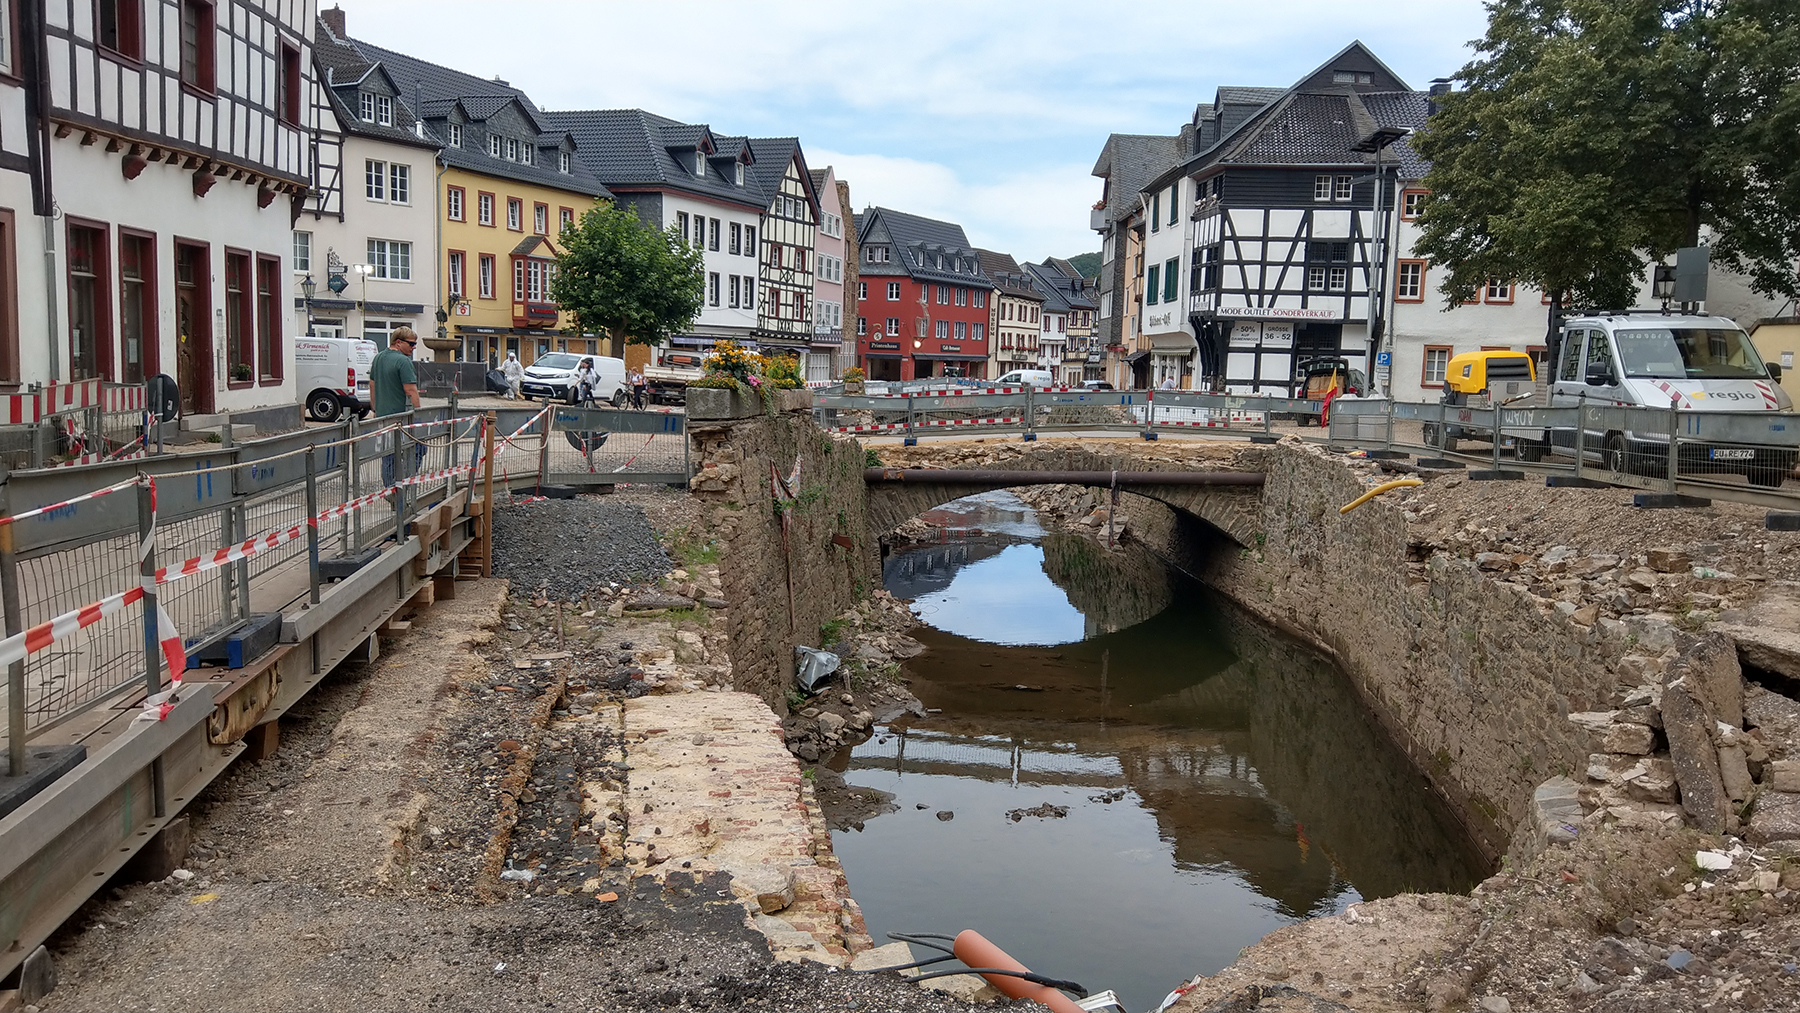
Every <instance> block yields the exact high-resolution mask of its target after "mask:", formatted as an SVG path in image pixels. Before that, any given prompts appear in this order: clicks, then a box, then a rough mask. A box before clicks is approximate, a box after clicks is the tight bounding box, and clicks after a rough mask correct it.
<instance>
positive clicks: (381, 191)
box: [363, 158, 387, 204]
mask: <svg viewBox="0 0 1800 1013" xmlns="http://www.w3.org/2000/svg"><path fill="white" fill-rule="evenodd" d="M363 199H364V200H372V201H381V202H382V203H384V204H385V203H386V202H387V163H386V162H378V161H376V160H375V159H373V158H365V159H363Z"/></svg>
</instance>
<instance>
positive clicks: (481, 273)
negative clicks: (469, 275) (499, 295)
mask: <svg viewBox="0 0 1800 1013" xmlns="http://www.w3.org/2000/svg"><path fill="white" fill-rule="evenodd" d="M499 270H500V268H499V262H498V260H496V259H495V257H494V255H493V254H491V253H484V254H480V255H478V258H477V267H476V293H477V294H478V295H480V297H481V298H483V299H492V298H493V297H494V274H495V273H496V272H497V271H499Z"/></svg>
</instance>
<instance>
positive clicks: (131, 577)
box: [18, 536, 144, 731]
mask: <svg viewBox="0 0 1800 1013" xmlns="http://www.w3.org/2000/svg"><path fill="white" fill-rule="evenodd" d="M137 545H138V541H137V538H136V537H135V536H131V537H117V538H109V539H105V540H102V541H97V542H93V543H90V544H87V545H82V546H78V547H74V548H69V549H64V550H61V551H57V552H52V553H46V554H43V555H39V556H37V557H35V558H21V559H20V560H19V563H18V572H19V598H20V602H19V605H20V612H21V617H20V618H21V621H22V623H23V625H24V627H25V628H26V629H29V628H31V627H32V626H35V625H37V624H39V623H42V622H47V621H49V620H51V619H53V618H55V617H56V616H59V615H62V614H64V613H67V612H73V611H75V610H76V609H79V608H82V607H83V606H86V605H91V604H93V603H95V602H98V601H100V600H101V599H103V598H106V597H108V596H110V595H115V594H119V593H121V592H124V591H127V590H129V589H131V588H133V587H136V586H137V585H138V583H139V576H138V572H137V571H138V556H137ZM143 629H144V628H143V619H142V610H141V609H139V608H138V607H136V606H132V607H129V608H125V609H121V610H120V611H118V612H115V613H114V614H112V615H110V616H106V617H104V618H102V619H100V620H99V621H97V622H95V623H93V624H92V625H90V626H87V627H84V628H83V629H81V630H78V631H77V632H75V633H74V634H72V635H70V636H67V637H64V638H63V639H61V640H58V641H57V642H55V643H54V644H51V645H50V646H49V647H47V648H45V649H43V650H40V651H38V652H36V653H33V654H30V655H28V656H27V657H26V659H25V662H24V664H25V713H26V727H27V728H28V729H29V730H32V731H37V730H41V729H42V728H44V727H45V726H47V725H49V724H51V723H53V722H55V721H57V720H60V719H62V718H65V717H68V716H70V715H73V714H75V713H78V712H80V711H82V710H85V709H86V708H88V707H91V706H93V705H95V704H97V703H100V702H102V701H104V700H106V699H107V698H109V697H110V696H111V695H112V694H114V693H115V692H117V691H118V690H120V689H121V688H123V687H125V686H127V685H129V684H130V683H132V682H133V680H135V679H137V678H138V677H139V674H140V673H141V672H142V671H143V657H144V634H143Z"/></svg>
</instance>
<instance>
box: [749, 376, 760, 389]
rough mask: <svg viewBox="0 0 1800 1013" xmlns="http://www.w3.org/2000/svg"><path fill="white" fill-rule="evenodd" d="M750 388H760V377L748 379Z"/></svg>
mask: <svg viewBox="0 0 1800 1013" xmlns="http://www.w3.org/2000/svg"><path fill="white" fill-rule="evenodd" d="M750 386H752V387H761V386H762V377H760V376H753V377H751V378H750Z"/></svg>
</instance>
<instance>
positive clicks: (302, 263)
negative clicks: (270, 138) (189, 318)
mask: <svg viewBox="0 0 1800 1013" xmlns="http://www.w3.org/2000/svg"><path fill="white" fill-rule="evenodd" d="M7 3H8V0H0V16H4V15H5V14H6V5H7ZM312 238H313V234H312V233H310V232H300V231H298V230H296V231H295V232H294V270H295V271H296V272H299V271H310V270H312Z"/></svg>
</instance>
